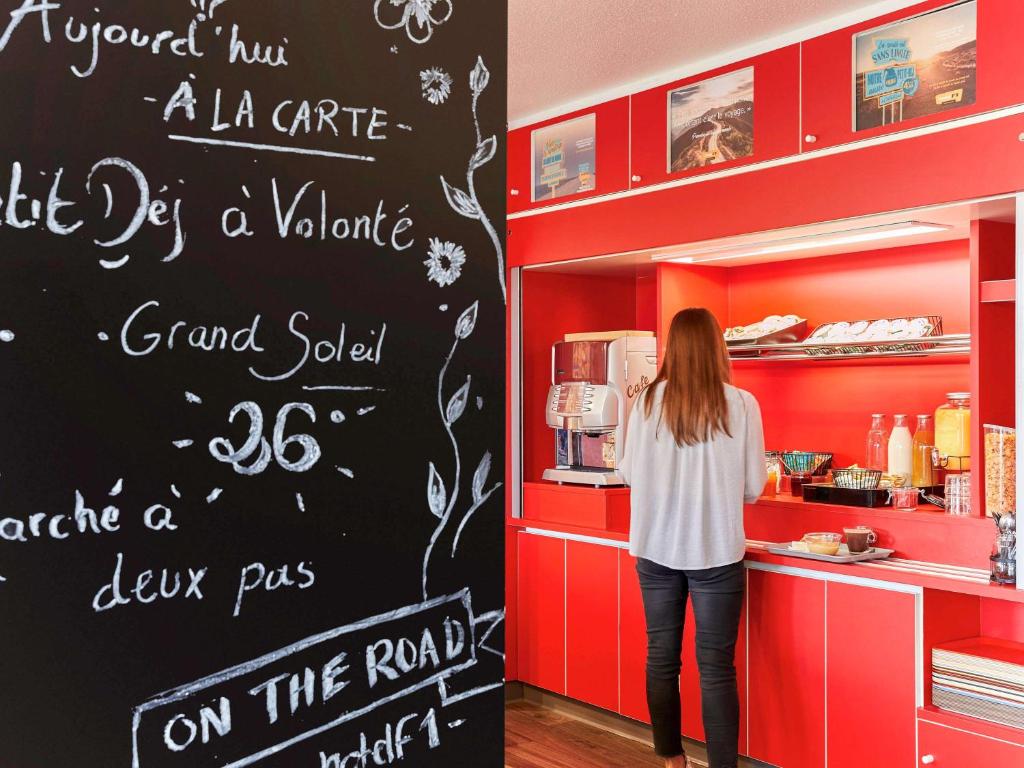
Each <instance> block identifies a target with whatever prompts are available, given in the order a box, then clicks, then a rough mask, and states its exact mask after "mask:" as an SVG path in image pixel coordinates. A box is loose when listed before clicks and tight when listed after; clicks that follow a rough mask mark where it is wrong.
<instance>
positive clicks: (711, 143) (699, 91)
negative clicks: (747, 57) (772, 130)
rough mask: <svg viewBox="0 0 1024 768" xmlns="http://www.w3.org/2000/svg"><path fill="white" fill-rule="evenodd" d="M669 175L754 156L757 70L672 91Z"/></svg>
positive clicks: (727, 75) (721, 76)
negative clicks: (755, 80) (755, 72)
mask: <svg viewBox="0 0 1024 768" xmlns="http://www.w3.org/2000/svg"><path fill="white" fill-rule="evenodd" d="M668 115H669V118H668V120H669V126H668V128H669V134H668V135H669V147H668V170H669V173H678V172H679V171H686V170H689V169H691V168H701V167H703V166H706V165H714V164H715V163H724V162H725V161H726V160H735V159H737V158H740V157H749V156H750V155H752V154H753V153H754V68H753V67H747V68H746V69H739V70H736V71H735V72H730V73H728V74H725V75H719V76H718V77H714V78H711V79H710V80H702V81H701V82H699V83H691V84H690V85H684V86H683V87H682V88H677V89H675V90H674V91H670V92H669V94H668Z"/></svg>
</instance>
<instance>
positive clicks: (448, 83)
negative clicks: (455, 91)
mask: <svg viewBox="0 0 1024 768" xmlns="http://www.w3.org/2000/svg"><path fill="white" fill-rule="evenodd" d="M420 89H421V90H422V91H423V98H424V99H426V100H427V101H429V102H430V103H431V104H433V105H434V106H435V107H436V106H438V105H439V104H444V103H445V102H446V101H448V97H449V96H451V93H452V76H451V75H449V74H448V73H447V72H445V71H444V70H443V69H441V68H439V67H430V68H429V69H424V70H423V71H422V72H420Z"/></svg>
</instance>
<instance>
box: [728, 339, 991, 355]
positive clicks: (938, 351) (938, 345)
mask: <svg viewBox="0 0 1024 768" xmlns="http://www.w3.org/2000/svg"><path fill="white" fill-rule="evenodd" d="M911 344H918V345H926V346H927V347H928V349H916V350H915V349H911V350H908V349H905V347H907V346H909V345H911ZM740 349H742V350H743V351H744V352H756V353H758V354H756V355H735V354H731V355H730V356H729V359H730V360H732V361H733V362H744V361H747V362H749V361H757V362H769V361H770V362H775V361H794V360H810V361H814V362H831V361H835V360H878V359H900V358H928V357H941V356H946V355H969V354H970V353H971V335H970V334H969V333H954V334H947V335H945V336H929V337H927V338H925V339H914V340H905V339H904V340H900V341H893V342H878V341H858V342H852V341H844V342H840V343H837V344H820V343H815V344H808V343H806V342H800V343H795V344H751V345H749V346H745V347H741V348H740ZM840 349H842V350H844V351H842V352H839V351H836V350H840ZM850 349H863V350H864V351H861V352H850V351H846V350H850Z"/></svg>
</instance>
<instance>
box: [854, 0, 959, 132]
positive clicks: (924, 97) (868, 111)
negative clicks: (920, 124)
mask: <svg viewBox="0 0 1024 768" xmlns="http://www.w3.org/2000/svg"><path fill="white" fill-rule="evenodd" d="M977 37H978V3H977V0H969V1H968V2H964V3H958V4H957V5H950V6H946V7H945V8H939V9H938V10H935V11H932V12H931V13H926V14H923V15H921V16H915V17H914V18H912V19H905V20H904V21H900V22H897V23H895V24H889V25H888V26H885V27H881V28H880V29H873V30H870V31H868V32H861V33H860V34H858V35H855V36H854V49H855V50H854V54H855V56H856V61H857V75H856V81H855V83H854V106H855V109H854V126H853V127H854V130H856V131H862V130H864V129H865V128H875V127H878V126H880V125H891V124H893V123H899V122H901V121H903V120H909V119H911V118H914V117H923V116H925V115H933V114H936V113H938V112H945V111H946V110H949V109H956V108H957V107H963V106H966V105H968V104H973V103H974V98H975V91H976V85H977V74H978V69H977V56H978V41H977Z"/></svg>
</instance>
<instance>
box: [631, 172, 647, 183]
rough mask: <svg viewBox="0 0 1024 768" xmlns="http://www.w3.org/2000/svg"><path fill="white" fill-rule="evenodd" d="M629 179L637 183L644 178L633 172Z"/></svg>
mask: <svg viewBox="0 0 1024 768" xmlns="http://www.w3.org/2000/svg"><path fill="white" fill-rule="evenodd" d="M630 180H631V181H632V182H633V183H634V184H639V183H640V182H641V181H643V180H644V177H643V176H640V175H639V174H636V173H634V174H633V175H632V176H630Z"/></svg>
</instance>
